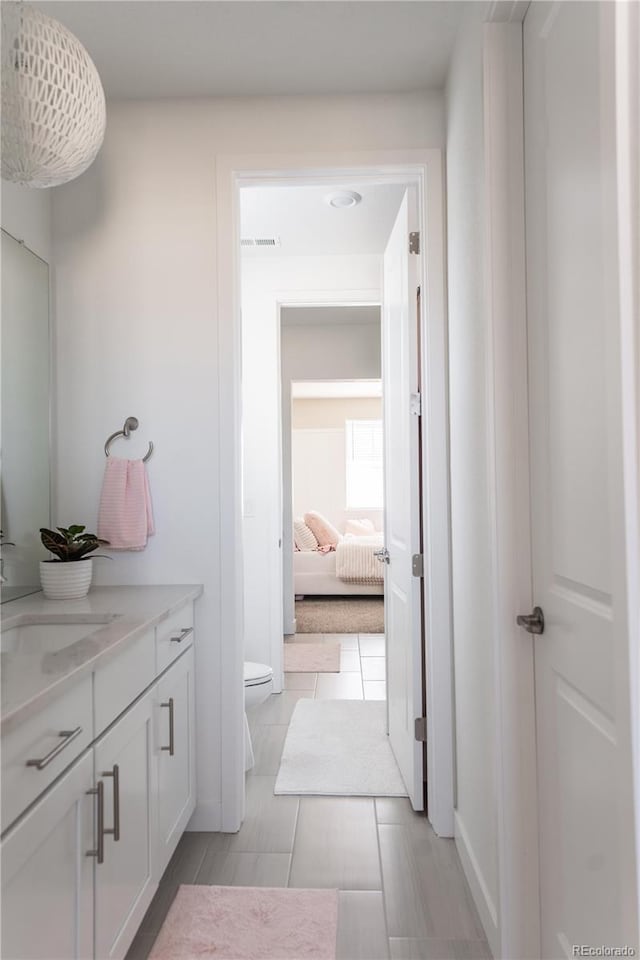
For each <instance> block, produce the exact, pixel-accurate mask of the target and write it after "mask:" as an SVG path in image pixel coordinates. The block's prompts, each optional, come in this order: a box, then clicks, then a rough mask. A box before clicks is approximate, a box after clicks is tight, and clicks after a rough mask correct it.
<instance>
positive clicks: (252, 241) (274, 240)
mask: <svg viewBox="0 0 640 960" xmlns="http://www.w3.org/2000/svg"><path fill="white" fill-rule="evenodd" d="M240 246H241V247H279V246H280V237H242V239H241V240H240Z"/></svg>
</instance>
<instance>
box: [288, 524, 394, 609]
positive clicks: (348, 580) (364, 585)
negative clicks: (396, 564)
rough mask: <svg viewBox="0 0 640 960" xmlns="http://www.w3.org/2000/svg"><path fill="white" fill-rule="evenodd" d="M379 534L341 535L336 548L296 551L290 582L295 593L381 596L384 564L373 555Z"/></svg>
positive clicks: (378, 546) (379, 545)
mask: <svg viewBox="0 0 640 960" xmlns="http://www.w3.org/2000/svg"><path fill="white" fill-rule="evenodd" d="M382 545H383V541H382V535H381V534H379V535H377V536H375V537H355V536H350V537H344V538H343V539H342V540H341V541H340V543H339V544H338V546H337V548H336V551H335V552H333V551H332V552H331V553H319V552H318V551H306V550H304V551H296V552H295V553H294V555H293V583H294V591H295V593H296V595H297V596H301V595H307V596H319V595H320V596H321V595H327V596H332V595H338V596H381V595H383V594H384V565H383V564H382V563H380V561H379V560H377V559H376V558H375V557H374V555H373V554H374V551H375V550H380V549H381V548H382Z"/></svg>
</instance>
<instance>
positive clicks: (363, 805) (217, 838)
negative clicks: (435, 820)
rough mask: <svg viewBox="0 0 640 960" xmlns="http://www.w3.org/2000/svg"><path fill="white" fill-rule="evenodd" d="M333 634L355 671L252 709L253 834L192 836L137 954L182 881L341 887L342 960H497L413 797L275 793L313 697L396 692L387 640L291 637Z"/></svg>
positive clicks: (142, 959)
mask: <svg viewBox="0 0 640 960" xmlns="http://www.w3.org/2000/svg"><path fill="white" fill-rule="evenodd" d="M325 638H326V639H331V640H335V639H339V640H340V642H341V644H342V650H343V657H344V664H345V665H344V667H343V672H341V673H340V674H320V675H316V674H287V675H286V689H285V691H284V692H283V693H282V694H279V695H275V696H272V697H271V698H270V699H269V700H268V701H267V702H266V703H264V704H262V705H261V706H259V707H257V708H256V709H255V710H253V711H252V712H251V715H250V717H249V723H250V727H251V731H252V737H253V746H254V751H255V755H256V764H255V766H254V768H253V769H252V770H251V771H250V773H249V774H248V776H247V815H246V819H245V822H244V823H243V825H242V829H241V830H240V832H239V833H237V834H219V833H185V834H184V836H183V837H182V840H181V841H180V843H179V845H178V847H177V849H176V852H175V854H174V856H173V858H172V860H171V863H170V864H169V866H168V867H167V870H166V872H165V875H164V877H163V878H162V882H161V884H160V887H159V889H158V892H157V893H156V896H155V898H154V900H153V902H152V904H151V906H150V907H149V910H148V911H147V914H146V916H145V918H144V920H143V922H142V925H141V927H140V930H139V931H138V934H137V936H136V938H135V940H134V942H133V943H132V945H131V949H130V950H129V953H128V955H127V960H146V957H147V955H148V953H149V951H150V950H151V947H152V945H153V942H154V940H155V937H156V936H157V933H158V931H159V929H160V927H161V925H162V922H163V920H164V918H165V916H166V913H167V911H168V909H169V907H170V905H171V902H172V901H173V898H174V896H175V893H176V891H177V889H178V886H179V885H180V884H181V883H206V884H230V885H242V886H290V887H316V888H317V887H335V888H337V889H338V890H339V891H340V893H339V919H338V949H337V960H490V957H491V954H490V952H489V948H488V946H487V943H486V941H485V939H484V933H483V930H482V926H481V924H480V920H479V918H478V915H477V913H476V910H475V907H474V904H473V902H472V899H471V894H470V892H469V888H468V886H467V883H466V880H465V878H464V875H463V872H462V867H461V866H460V861H459V859H458V855H457V852H456V849H455V845H454V843H453V841H452V840H441V839H439V838H438V837H436V836H435V834H434V833H433V831H432V829H431V827H430V826H429V824H428V822H427V820H426V819H425V817H423V816H421V815H419V814H416V813H414V812H413V811H412V809H411V806H410V804H409V801H408V800H405V799H398V798H393V799H391V798H377V799H369V798H359V797H358V798H354V797H349V798H346V797H345V798H334V797H302V798H300V799H298V798H297V797H275V796H274V795H273V787H274V784H275V779H276V774H277V772H278V767H279V764H280V756H281V753H282V747H283V745H284V740H285V737H286V733H287V725H288V723H289V720H290V718H291V714H292V712H293V709H294V707H295V704H296V703H297V701H298V700H299V699H300V698H301V697H314V696H315V697H323V696H326V697H332V698H336V697H349V698H354V697H355V698H357V699H362V698H363V697H364V698H370V697H374V696H377V697H379V698H380V699H384V696H385V690H384V686H385V681H384V672H383V671H384V660H383V662H382V664H380V662H379V661H380V659H381V658H383V657H384V638H383V637H381V636H379V635H364V634H363V635H360V636H358V635H357V634H346V635H341V636H336V635H328V634H322V635H317V634H315V635H313V634H305V635H299V636H296V637H292V638H287V640H288V642H294V643H295V642H300V643H304V642H310V641H315V642H318V640H319V639H325ZM353 654H358V659H359V661H360V662H359V664H356V657H355V656H353ZM367 678H371V679H367ZM367 685H377V686H373V687H372V686H369V687H368V686H367Z"/></svg>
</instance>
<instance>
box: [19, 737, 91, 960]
mask: <svg viewBox="0 0 640 960" xmlns="http://www.w3.org/2000/svg"><path fill="white" fill-rule="evenodd" d="M92 787H93V757H92V756H91V754H90V753H89V754H86V755H85V756H84V757H83V758H82V759H81V760H78V762H77V763H75V764H74V765H73V767H72V768H71V769H70V770H69V771H68V773H66V774H64V776H63V777H61V779H60V780H59V781H58V782H57V783H56V785H55V786H54V787H52V788H51V790H50V791H49V793H47V794H46V795H45V796H44V798H43V799H42V800H41V801H40V802H39V803H38V804H36V806H35V807H34V808H33V810H31V812H30V813H28V814H27V815H26V816H25V817H24V819H23V820H21V821H20V822H19V823H18V824H17V825H16V826H15V827H14V828H13V829H12V830H10V831H9V832H8V833H7V835H6V837H5V838H4V839H3V841H2V847H1V855H2V951H1V952H2V956H3V957H5V958H6V960H89V958H90V957H92V956H93V860H92V858H91V857H90V856H89V857H88V856H87V851H89V850H92V849H93V848H94V847H95V837H94V829H93V822H94V803H95V797H93V796H92V795H90V794H88V792H87V791H89V790H91V789H92Z"/></svg>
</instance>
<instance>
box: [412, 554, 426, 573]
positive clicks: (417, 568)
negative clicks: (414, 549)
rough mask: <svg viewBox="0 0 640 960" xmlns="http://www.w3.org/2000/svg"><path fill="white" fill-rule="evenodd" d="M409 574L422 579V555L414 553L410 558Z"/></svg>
mask: <svg viewBox="0 0 640 960" xmlns="http://www.w3.org/2000/svg"><path fill="white" fill-rule="evenodd" d="M411 573H412V574H413V576H414V577H424V553H414V555H413V556H412V558H411Z"/></svg>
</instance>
